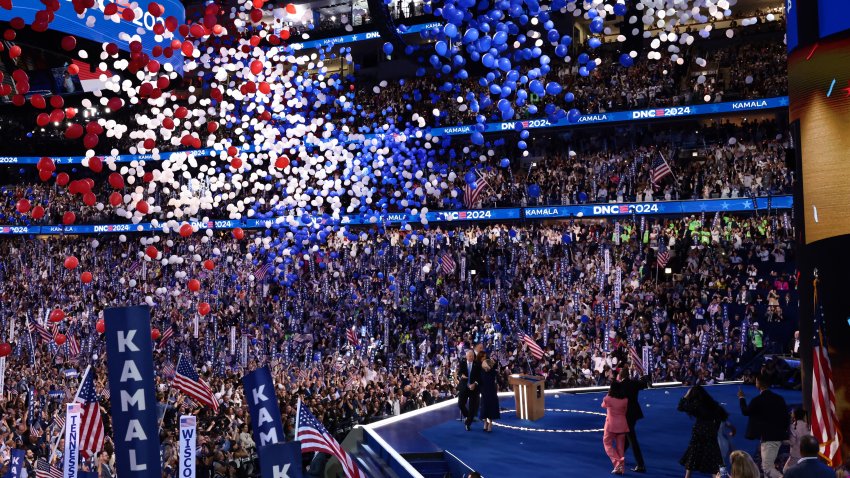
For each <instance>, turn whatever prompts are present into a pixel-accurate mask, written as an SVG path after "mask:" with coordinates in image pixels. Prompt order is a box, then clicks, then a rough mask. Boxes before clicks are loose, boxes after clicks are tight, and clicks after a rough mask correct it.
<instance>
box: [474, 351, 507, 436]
mask: <svg viewBox="0 0 850 478" xmlns="http://www.w3.org/2000/svg"><path fill="white" fill-rule="evenodd" d="M481 369H482V370H481V414H480V416H479V417H478V418H480V419H481V420H482V421H484V431H485V432H492V431H493V420H494V419H498V418H501V417H502V416H501V413H500V411H499V394H498V392H499V390H498V386H497V385H496V376H497V375H498V373H499V372H498V370H496V361H495V360H493V359H488V358H485V359H484V360H483V361H482V362H481Z"/></svg>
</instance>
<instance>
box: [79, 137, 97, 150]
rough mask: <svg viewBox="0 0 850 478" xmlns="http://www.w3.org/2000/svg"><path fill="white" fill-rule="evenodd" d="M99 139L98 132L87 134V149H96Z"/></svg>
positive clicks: (84, 141)
mask: <svg viewBox="0 0 850 478" xmlns="http://www.w3.org/2000/svg"><path fill="white" fill-rule="evenodd" d="M98 141H99V139H98V137H97V135H96V134H87V135H85V136H84V137H83V146H85V147H86V149H94V147H95V146H97V143H98Z"/></svg>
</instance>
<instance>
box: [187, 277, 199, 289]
mask: <svg viewBox="0 0 850 478" xmlns="http://www.w3.org/2000/svg"><path fill="white" fill-rule="evenodd" d="M187 287H189V290H190V291H192V292H198V291H199V290H201V281H199V280H198V279H189V284H187Z"/></svg>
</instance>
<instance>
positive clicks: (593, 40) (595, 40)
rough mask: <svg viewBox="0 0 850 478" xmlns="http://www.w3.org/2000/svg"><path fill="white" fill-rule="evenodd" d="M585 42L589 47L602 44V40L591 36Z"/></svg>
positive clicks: (596, 46)
mask: <svg viewBox="0 0 850 478" xmlns="http://www.w3.org/2000/svg"><path fill="white" fill-rule="evenodd" d="M587 44H588V45H589V46H590V48H599V47H600V46H601V45H602V40H600V39H598V38H596V37H593V38H591V39H590V40H588V41H587Z"/></svg>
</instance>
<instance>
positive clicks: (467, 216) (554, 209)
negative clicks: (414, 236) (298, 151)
mask: <svg viewBox="0 0 850 478" xmlns="http://www.w3.org/2000/svg"><path fill="white" fill-rule="evenodd" d="M767 202H768V200H767V198H766V197H760V198H757V199H756V203H755V204H754V203H753V201H752V199H749V198H736V199H699V200H694V201H658V202H643V203H642V202H634V203H616V204H614V203H605V204H584V205H570V206H540V207H527V208H523V209H520V208H504V209H464V210H459V211H433V212H429V213H427V214H426V215H425V219H426V220H427V221H428V222H435V223H436V222H478V221H514V220H518V219H557V218H565V217H609V216H619V215H631V214H639V215H663V214H696V213H703V212H706V213H712V212H752V211H755V210H756V209H759V210H767ZM770 206H771V208H773V209H791V208H792V207H793V206H794V197H793V196H791V195H782V196H773V197H772V198H771V205H770ZM291 219H292V218H284V217H274V218H266V219H244V220H236V219H216V220H214V221H191V222H189V224H191V225H192V226H196V227H197V228H198V229H234V228H237V227H241V228H242V229H265V228H269V227H272V226H273V225H274V224H276V223H278V222H284V221H287V222H288V221H289V220H291ZM421 220H422V217H421V216H420V215H414V214H405V213H393V214H385V215H383V216H372V217H362V216H343V217H342V220H341V221H340V223H342V224H345V225H351V226H368V225H372V224H375V225H377V224H388V225H392V224H402V223H417V222H421ZM160 230H162V227H154V226H153V225H152V224H151V223H149V222H142V223H139V224H98V225H93V224H81V225H71V226H59V225H55V226H1V225H0V235H21V234H50V235H57V234H110V233H123V232H150V231H160Z"/></svg>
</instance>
